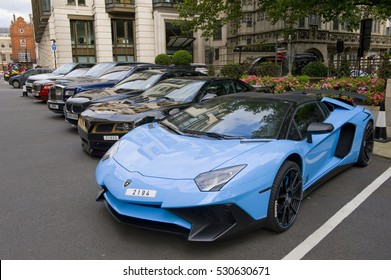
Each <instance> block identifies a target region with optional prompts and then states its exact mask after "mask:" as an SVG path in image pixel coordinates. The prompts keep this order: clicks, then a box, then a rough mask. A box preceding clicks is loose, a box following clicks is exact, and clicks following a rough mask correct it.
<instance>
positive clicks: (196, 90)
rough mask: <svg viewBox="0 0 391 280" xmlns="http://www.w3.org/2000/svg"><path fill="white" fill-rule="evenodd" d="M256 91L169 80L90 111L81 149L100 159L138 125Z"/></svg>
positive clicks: (221, 81) (83, 118) (221, 82)
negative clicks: (191, 107) (195, 104)
mask: <svg viewBox="0 0 391 280" xmlns="http://www.w3.org/2000/svg"><path fill="white" fill-rule="evenodd" d="M253 90H254V89H253V87H252V86H250V85H248V84H246V83H244V82H242V81H240V80H237V79H231V78H215V77H207V76H205V77H185V78H172V79H167V80H164V81H162V82H160V83H158V84H157V85H155V86H153V87H151V88H150V89H148V90H146V91H144V92H143V93H142V94H141V95H138V96H135V97H130V98H127V99H123V100H120V101H110V102H107V103H101V104H97V105H92V106H90V107H88V108H87V110H85V111H84V112H82V113H81V115H80V117H79V121H78V131H79V135H80V137H81V140H82V146H83V148H84V150H85V151H86V152H87V153H90V154H93V155H98V156H101V155H103V154H104V153H105V152H106V151H107V150H108V149H109V148H110V147H111V146H112V145H113V144H114V143H115V142H116V141H117V140H118V139H119V138H120V137H122V136H123V135H125V134H126V133H128V132H129V131H130V130H132V129H133V128H135V127H137V126H139V125H142V124H145V123H149V122H151V121H155V120H161V119H163V118H165V117H166V116H168V115H171V114H175V113H177V112H179V111H180V110H181V109H184V108H186V107H188V106H190V105H192V104H194V103H199V102H202V101H204V100H207V99H210V98H214V97H216V96H221V95H225V94H231V93H236V92H246V91H253ZM255 94H256V93H255Z"/></svg>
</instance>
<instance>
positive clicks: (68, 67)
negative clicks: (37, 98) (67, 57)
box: [26, 63, 94, 93]
mask: <svg viewBox="0 0 391 280" xmlns="http://www.w3.org/2000/svg"><path fill="white" fill-rule="evenodd" d="M92 66H94V64H93V63H67V64H63V65H61V66H60V67H58V68H57V69H56V70H54V71H53V72H52V73H45V74H39V75H34V76H30V77H29V78H28V79H27V81H26V90H27V93H32V89H33V83H34V82H36V81H39V80H47V79H49V78H54V77H55V79H59V78H61V77H63V76H65V75H66V74H68V73H69V72H71V71H72V70H74V69H78V68H91V67H92Z"/></svg>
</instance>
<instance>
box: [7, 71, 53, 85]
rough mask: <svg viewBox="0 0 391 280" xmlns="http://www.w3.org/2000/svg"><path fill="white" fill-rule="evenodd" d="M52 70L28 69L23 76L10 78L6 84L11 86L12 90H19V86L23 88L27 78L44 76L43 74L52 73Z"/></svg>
mask: <svg viewBox="0 0 391 280" xmlns="http://www.w3.org/2000/svg"><path fill="white" fill-rule="evenodd" d="M52 72H53V69H49V68H35V69H28V70H26V71H25V72H23V74H19V75H16V76H13V77H11V78H10V79H9V80H8V83H9V84H10V85H11V86H13V87H14V88H20V87H21V86H24V85H25V83H26V81H27V79H28V77H30V76H33V75H38V74H45V73H52Z"/></svg>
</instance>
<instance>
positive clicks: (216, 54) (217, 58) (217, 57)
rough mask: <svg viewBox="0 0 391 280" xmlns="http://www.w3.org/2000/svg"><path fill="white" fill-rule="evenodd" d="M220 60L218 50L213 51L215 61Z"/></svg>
mask: <svg viewBox="0 0 391 280" xmlns="http://www.w3.org/2000/svg"><path fill="white" fill-rule="evenodd" d="M219 58H220V49H215V60H219Z"/></svg>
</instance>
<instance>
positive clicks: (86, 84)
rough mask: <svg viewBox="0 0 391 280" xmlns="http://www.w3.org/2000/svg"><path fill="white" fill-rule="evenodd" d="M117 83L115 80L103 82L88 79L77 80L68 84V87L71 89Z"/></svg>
mask: <svg viewBox="0 0 391 280" xmlns="http://www.w3.org/2000/svg"><path fill="white" fill-rule="evenodd" d="M115 82H116V81H114V80H102V79H86V80H77V81H73V82H71V83H68V84H66V86H67V87H69V88H72V87H73V88H76V87H79V86H82V87H93V86H94V85H97V84H104V83H110V84H112V83H115Z"/></svg>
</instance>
